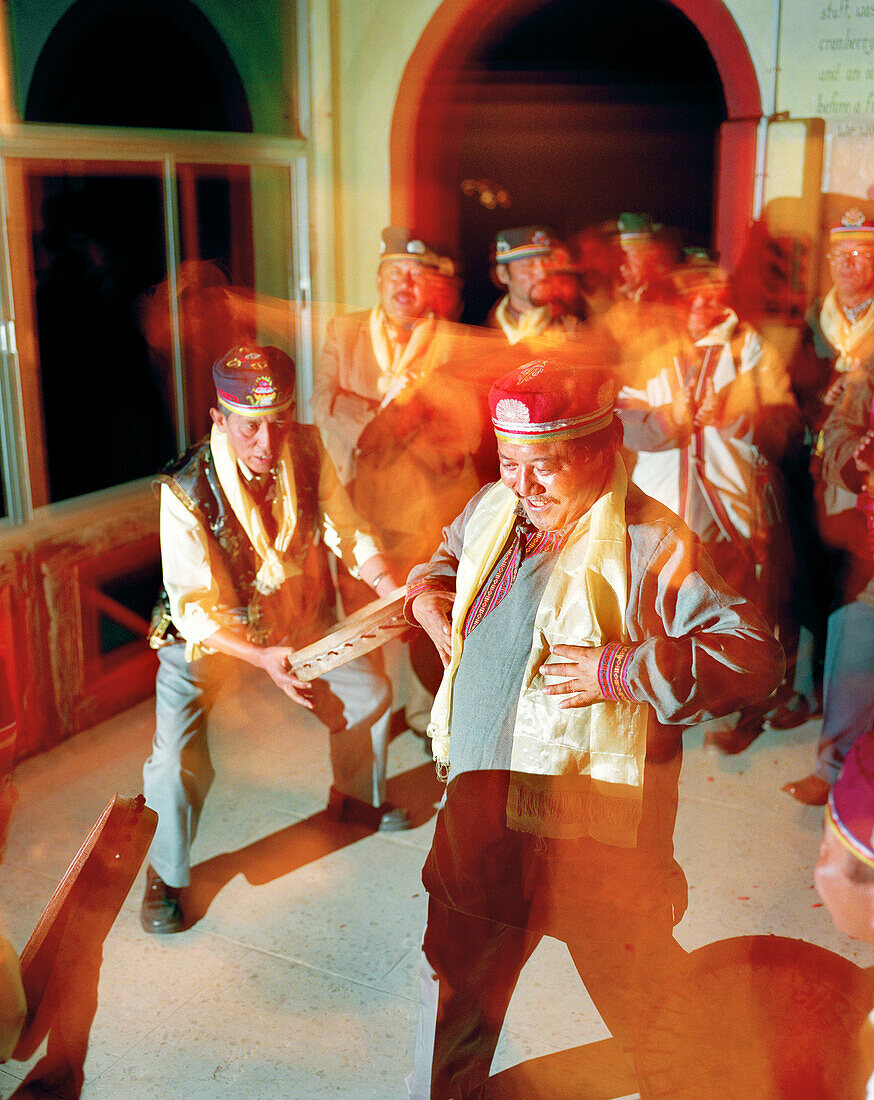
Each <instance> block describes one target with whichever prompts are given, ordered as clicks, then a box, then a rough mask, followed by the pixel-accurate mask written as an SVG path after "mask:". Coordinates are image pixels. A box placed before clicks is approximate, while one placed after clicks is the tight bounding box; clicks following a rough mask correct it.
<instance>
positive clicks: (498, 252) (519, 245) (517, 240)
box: [495, 225, 557, 264]
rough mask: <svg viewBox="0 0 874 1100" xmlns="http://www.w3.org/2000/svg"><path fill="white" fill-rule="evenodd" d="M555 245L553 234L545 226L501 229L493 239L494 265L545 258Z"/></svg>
mask: <svg viewBox="0 0 874 1100" xmlns="http://www.w3.org/2000/svg"><path fill="white" fill-rule="evenodd" d="M556 243H557V242H556V239H555V234H554V233H553V232H552V230H551V229H550V228H549V227H548V226H545V225H522V226H519V227H518V228H516V229H502V230H501V231H500V233H498V234H497V236H496V237H495V263H496V264H508V263H510V262H511V260H530V259H533V258H534V257H535V256H546V255H548V254H549V253H550V252H551V251H552V246H553V244H556Z"/></svg>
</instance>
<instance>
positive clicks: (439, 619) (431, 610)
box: [410, 591, 455, 668]
mask: <svg viewBox="0 0 874 1100" xmlns="http://www.w3.org/2000/svg"><path fill="white" fill-rule="evenodd" d="M454 602H455V596H454V595H453V594H452V593H451V592H436V591H430V592H420V593H419V595H418V596H416V598H415V599H414V600H413V602H412V604H411V605H410V611H412V613H413V617H414V618H415V620H416V622H418V623H419V624H420V625H421V626H422V628H423V629H424V630H425V632H426V633H427V635H428V637H429V638H430V639H431V641H432V642H433V643H434V645H435V646H436V647H437V652H438V653H439V654H440V660H441V661H442V662H443V667H444V668H446V667H447V666H448V664H449V658H450V657H451V655H452V626H451V624H452V605H453V603H454Z"/></svg>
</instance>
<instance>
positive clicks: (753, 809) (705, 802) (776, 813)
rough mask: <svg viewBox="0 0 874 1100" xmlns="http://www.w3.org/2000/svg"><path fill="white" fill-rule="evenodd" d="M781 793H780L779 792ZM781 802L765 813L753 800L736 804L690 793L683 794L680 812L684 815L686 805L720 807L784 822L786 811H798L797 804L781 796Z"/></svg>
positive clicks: (681, 795)
mask: <svg viewBox="0 0 874 1100" xmlns="http://www.w3.org/2000/svg"><path fill="white" fill-rule="evenodd" d="M778 793H779V792H778ZM781 799H782V800H781V801H779V802H777V801H776V799H775V805H774V806H772V807H771V808H770V809H769V810H766V811H763V810H762V807H761V805H760V804H759V803H758V802H756V801H755V800H753V799H751V800H750V801H747V800H745V799H744V800H740V801H736V802H729V801H727V800H726V799H723V798H713V797H711V796H709V795H705V794H692V793H690V792H689V791H684V792H681V794H680V801H679V811H680V812H681V813H682V810H683V806H684V804H690V803H691V804H694V805H696V806H720V807H722V809H724V810H732V811H733V812H740V813H745V814H748V815H750V816H752V817H766V818H769V819H770V818H779V819H780V821H783V817H784V811H785V810H792V809H797V808H798V805H797V803H796V804H795V806H793V805H792V804H791V803H790V802H788V801H786V800H785V799H784V798H783V796H781ZM783 801H786V805H785V806H784V805H783Z"/></svg>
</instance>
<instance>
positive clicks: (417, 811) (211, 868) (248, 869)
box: [182, 764, 443, 928]
mask: <svg viewBox="0 0 874 1100" xmlns="http://www.w3.org/2000/svg"><path fill="white" fill-rule="evenodd" d="M442 794H443V784H442V783H440V781H439V780H438V779H437V776H436V774H435V772H434V765H433V764H422V765H421V766H420V767H418V768H413V769H412V770H410V771H407V772H404V773H403V774H401V775H398V776H395V778H394V779H391V780H389V784H388V798H389V800H390V801H391V802H394V803H395V804H396V805H398V806H404V807H405V808H406V809H407V810H408V811H409V814H410V818H411V820H412V827H413V828H418V827H419V826H420V825H424V824H425V822H426V821H428V820H429V819H430V818H432V817H433V816H434V814H435V813H436V809H435V804H436V803H437V802H439V800H440V798H441V797H442ZM372 832H373V830H372V829H368V828H366V827H365V826H363V825H355V824H346V823H342V824H341V823H339V822H336V821H331V820H330V819H329V818H328V816H327V814H326V813H325V811H324V810H321V811H319V813H316V814H313V815H312V816H311V817H308V818H306V819H305V820H303V821H297V822H295V824H294V825H289V826H288V827H287V828H285V829H280V830H279V832H276V833H272V834H271V835H270V836H265V837H262V838H261V839H260V840H256V841H253V843H251V844H247V845H246V846H245V847H244V848H238V849H237V850H236V851H234V852H223V853H222V854H221V855H218V856H213V858H212V859H207V860H204V862H203V863H198V864H197V865H196V866H195V867H192V868H191V885H190V886H189V887H188V889H187V891H186V893H185V895H184V896H183V902H182V906H183V911H184V912H185V915H186V920H187V927H189V928H190V927H192V926H193V925H195V924H197V922H198V921H199V920H201V919H202V918H203V917H204V916H206V914H207V913H208V912H209V907H210V906H211V905H212V903H213V901H214V899H215V898H216V896H217V895H218V894H219V893H220V891H221V890H222V889H223V888H224V887H225V886H227V884H228V883H229V882H230V881H231V879H233V878H235V877H236V876H237V875H243V876H244V877H245V879H246V881H247V882H248V883H249V884H250V885H252V886H263V885H264V884H265V883H268V882H273V881H274V879H278V878H282V877H283V876H284V875H288V874H291V872H292V871H296V870H297V869H298V868H299V867H304V866H306V865H307V864H308V863H313V862H315V861H316V860H319V859H322V858H323V857H324V856H327V855H330V854H331V853H332V852H337V851H339V850H340V849H341V848H345V847H347V846H348V845H350V844H355V843H357V842H358V841H359V840H363V839H364V838H365V837H367V836H371V835H372ZM395 835H398V834H395Z"/></svg>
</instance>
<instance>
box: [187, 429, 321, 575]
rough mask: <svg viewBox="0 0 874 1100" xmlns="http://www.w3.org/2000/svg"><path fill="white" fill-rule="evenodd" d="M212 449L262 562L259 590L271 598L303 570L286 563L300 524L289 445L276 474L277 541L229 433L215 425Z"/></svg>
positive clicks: (222, 482)
mask: <svg viewBox="0 0 874 1100" xmlns="http://www.w3.org/2000/svg"><path fill="white" fill-rule="evenodd" d="M209 445H210V448H211V450H212V456H213V460H214V461H215V472H216V474H217V476H218V479H219V484H220V485H221V487H222V489H223V490H224V494H225V496H226V497H227V498H228V503H229V504H230V506H231V509H232V510H233V513H234V515H235V516H236V517H237V519H238V520H239V521H240V524H241V526H242V528H243V530H244V531H245V532H246V536H247V538H248V539H249V541H250V542H251V543H252V546H254V548H255V552H256V553H257V555H258V557H259V559H260V561H261V564H260V566H259V567H258V572H257V574H256V576H255V588H256V589H257V590H258V591H259V592H261V593H262V594H263V595H270V593H271V592H275V591H276V590H277V589H278V588H280V587H281V586H282V583H283V581H285V580H286V579H287V578H288V577H289V576H291V575H293V574H297V573H299V572H300V567H299V566H298V565H297V564H296V563H295V562H293V561H286V560H285V552H286V551H287V550H288V547H289V545H290V544H291V539H292V536H293V535H294V529H295V526H296V524H297V491H296V489H295V484H294V467H293V466H292V461H291V451H290V449H289V446H288V442H287V441H286V442H285V443H283V445H282V449H281V451H280V453H279V461H278V462H277V464H276V471H275V474H274V478H275V483H274V495H273V503H272V509H273V518H274V520H275V521H276V528H277V532H276V538H275V539H274V540H273V541H271V540H270V539H269V538H268V536H267V530H266V528H265V526H264V519H263V517H262V515H261V510H260V508H259V507H258V505H257V503H256V502H255V500H254V499H253V497H252V495H251V493H250V492H249V490H248V488H247V487H246V479H245V478H244V476H243V474H242V472H241V470H240V467H239V465H238V463H237V458H236V455H235V454H234V452H233V449H232V448H231V444H230V440H229V439H228V436H227V433H226V432H221V431H219V429H218V428H217V427H216V426H215V425H213V428H212V432H211V433H210V437H209Z"/></svg>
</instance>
